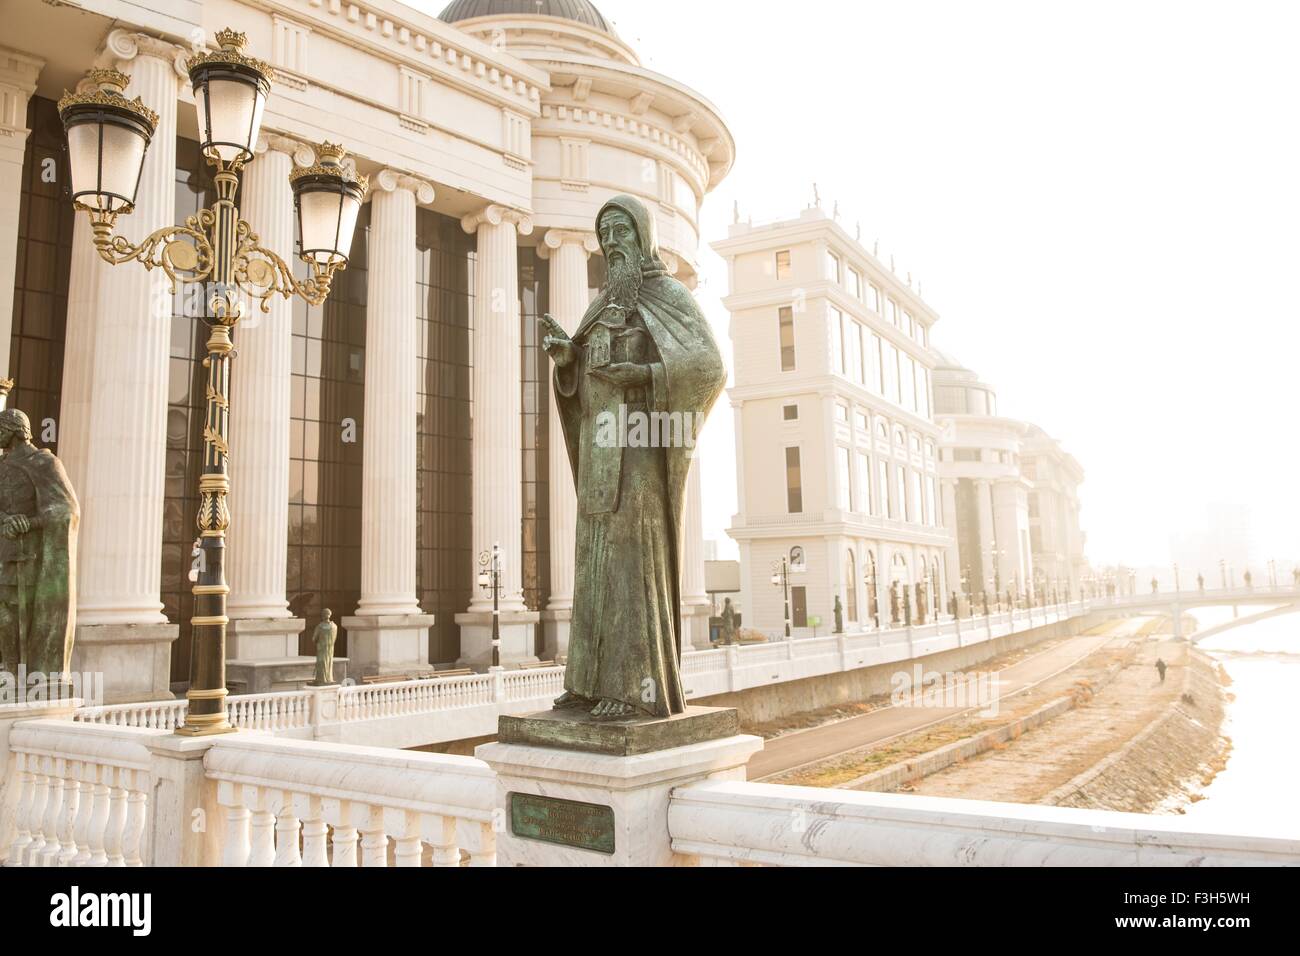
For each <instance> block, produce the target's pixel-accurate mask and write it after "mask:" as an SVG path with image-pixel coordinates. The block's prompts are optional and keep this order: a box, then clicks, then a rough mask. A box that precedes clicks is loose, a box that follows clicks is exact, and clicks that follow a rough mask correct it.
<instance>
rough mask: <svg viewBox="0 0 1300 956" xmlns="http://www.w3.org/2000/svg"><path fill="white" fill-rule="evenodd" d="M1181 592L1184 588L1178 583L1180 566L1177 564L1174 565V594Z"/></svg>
mask: <svg viewBox="0 0 1300 956" xmlns="http://www.w3.org/2000/svg"><path fill="white" fill-rule="evenodd" d="M1181 590H1182V587H1181V586H1180V585H1179V583H1178V564H1177V563H1175V564H1174V593H1175V594H1177V593H1178V592H1179V591H1181Z"/></svg>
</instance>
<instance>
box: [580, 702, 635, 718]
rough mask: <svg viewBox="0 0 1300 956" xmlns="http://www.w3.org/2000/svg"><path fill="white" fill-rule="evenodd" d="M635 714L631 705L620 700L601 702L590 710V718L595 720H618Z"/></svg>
mask: <svg viewBox="0 0 1300 956" xmlns="http://www.w3.org/2000/svg"><path fill="white" fill-rule="evenodd" d="M635 713H636V709H635V708H634V707H632V705H631V704H625V703H623V702H622V701H621V700H602V701H601V702H600V703H599V704H597V705H596V706H595V707H593V708H592V711H591V716H592V717H594V718H596V719H597V720H620V719H622V718H624V717H631V716H632V715H633V714H635Z"/></svg>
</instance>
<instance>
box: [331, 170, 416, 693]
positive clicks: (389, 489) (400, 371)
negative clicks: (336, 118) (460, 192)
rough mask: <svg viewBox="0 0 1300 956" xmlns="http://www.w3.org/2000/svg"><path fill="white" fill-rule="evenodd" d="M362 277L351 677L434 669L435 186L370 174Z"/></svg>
mask: <svg viewBox="0 0 1300 956" xmlns="http://www.w3.org/2000/svg"><path fill="white" fill-rule="evenodd" d="M373 182H374V191H373V198H372V199H371V214H370V240H369V242H370V245H369V248H368V250H367V257H366V258H367V261H368V263H369V272H368V273H367V277H366V301H367V308H366V404H365V425H364V432H363V438H362V440H363V442H364V444H363V446H362V455H361V468H362V479H361V603H360V604H358V605H357V610H356V615H355V616H354V617H350V618H344V619H343V622H342V623H343V626H344V627H346V628H347V629H348V654H349V658H350V660H351V662H353V663H355V665H356V666H355V667H354V666H353V663H349V666H348V672H349V674H352V673H356V672H360V673H362V674H375V673H379V674H387V673H408V674H409V673H412V672H414V671H416V670H418V669H421V668H424V669H427V668H428V667H429V625H430V624H432V623H433V616H432V615H426V614H424V613H423V612H422V611H421V610H420V605H419V601H418V599H417V596H416V573H415V568H416V536H415V530H416V465H417V462H416V422H417V416H418V413H419V404H418V395H417V392H418V390H419V369H418V365H417V362H418V360H417V358H416V354H417V351H416V346H417V342H418V338H417V328H416V313H417V307H416V299H415V296H416V287H415V286H416V268H415V265H416V262H415V209H416V204H417V203H422V204H427V203H431V202H433V198H434V195H433V187H432V186H430V185H429V184H428V183H426V182H423V181H421V180H419V179H415V178H413V177H411V176H407V175H405V174H404V173H401V172H398V171H396V170H392V169H385V170H383V171H382V172H380V173H379V175H378V176H376V177H375V178H374V181H373Z"/></svg>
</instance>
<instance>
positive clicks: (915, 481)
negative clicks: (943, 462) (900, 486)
mask: <svg viewBox="0 0 1300 956" xmlns="http://www.w3.org/2000/svg"><path fill="white" fill-rule="evenodd" d="M907 478H908V485H907V520H908V521H911V522H912V523H913V524H924V523H925V519H924V515H922V514H921V476H920V475H919V474H917V472H916V470H915V469H908V472H907Z"/></svg>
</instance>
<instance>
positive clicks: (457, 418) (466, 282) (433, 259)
mask: <svg viewBox="0 0 1300 956" xmlns="http://www.w3.org/2000/svg"><path fill="white" fill-rule="evenodd" d="M415 224H416V281H417V282H418V284H419V285H418V291H417V293H416V307H417V309H418V311H417V315H416V318H417V321H416V328H417V330H418V331H417V335H418V344H417V347H416V352H417V354H418V355H419V356H420V359H421V362H420V372H419V386H418V389H419V405H418V407H419V411H418V413H417V425H416V430H417V435H418V438H417V445H416V448H417V452H416V456H417V465H416V469H417V470H416V482H417V501H418V513H417V516H416V521H417V525H416V527H417V530H416V536H417V537H416V540H417V542H418V544H417V552H416V575H417V582H418V584H417V594H418V596H419V600H420V607H421V608H422V609H423V610H424V611H425V612H426V613H428V614H433V615H434V616H435V623H434V626H433V627H432V628H431V629H430V631H429V655H430V657H431V658H432V659H433V661H435V662H447V661H454V660H456V658H457V657H459V656H460V629H459V628H458V627H457V626H456V622H455V615H457V614H461V613H463V612H464V611H465V609H466V608H467V607H469V603H470V599H471V597H472V596H473V595H472V592H471V587H472V584H473V575H474V571H475V566H474V560H475V555H473V554H472V553H471V551H472V549H473V536H472V525H471V516H472V502H473V486H472V483H471V475H470V464H471V461H472V455H471V452H472V442H471V432H470V427H471V414H470V412H471V407H472V405H471V400H472V393H471V391H470V388H471V378H470V374H471V361H472V360H471V356H472V352H471V338H470V328H471V317H472V316H473V314H474V248H475V240H474V237H473V236H467V235H466V234H465V231H464V230H463V229H461V227H460V223H459V221H457V220H455V219H451V218H448V217H447V216H442V215H439V214H438V213H435V212H433V211H432V210H429V209H420V210H417V212H416V220H415Z"/></svg>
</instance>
